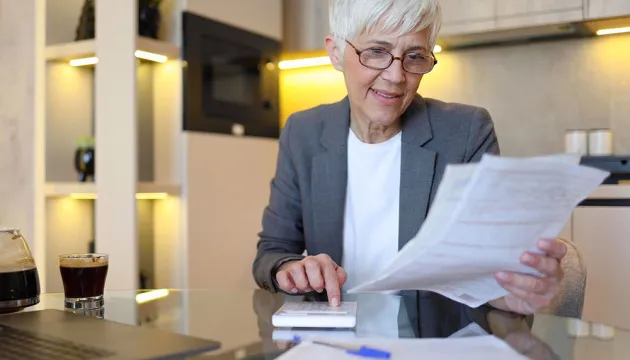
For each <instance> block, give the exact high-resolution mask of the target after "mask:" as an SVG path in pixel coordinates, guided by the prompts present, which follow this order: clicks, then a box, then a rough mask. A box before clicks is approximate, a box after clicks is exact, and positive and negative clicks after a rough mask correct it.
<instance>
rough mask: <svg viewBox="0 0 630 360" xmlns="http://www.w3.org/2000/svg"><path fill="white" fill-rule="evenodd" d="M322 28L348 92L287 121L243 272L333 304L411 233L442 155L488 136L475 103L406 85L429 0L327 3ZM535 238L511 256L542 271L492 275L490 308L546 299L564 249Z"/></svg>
mask: <svg viewBox="0 0 630 360" xmlns="http://www.w3.org/2000/svg"><path fill="white" fill-rule="evenodd" d="M330 25H331V30H332V33H331V34H330V35H329V36H328V37H327V38H326V51H327V52H328V55H329V56H330V59H331V61H332V64H333V66H334V68H335V69H337V70H338V71H341V72H342V73H343V75H344V78H345V83H346V87H347V91H348V95H347V97H346V98H344V99H343V100H341V101H340V102H338V103H334V104H328V105H321V106H317V107H315V108H312V109H308V110H306V111H302V112H298V113H295V114H293V115H292V116H291V117H290V118H289V120H288V121H287V123H286V126H285V128H284V130H283V131H282V134H281V136H280V150H279V155H278V162H277V169H276V174H275V177H274V179H273V181H272V184H271V185H272V186H271V197H270V202H269V205H268V206H267V207H266V209H265V211H264V214H263V229H262V231H261V233H260V241H259V242H258V253H257V256H256V259H255V261H254V268H253V272H254V277H255V279H256V282H257V284H258V285H259V286H260V287H262V288H264V289H268V290H270V291H274V292H276V291H284V292H287V293H292V294H300V293H305V292H311V291H316V292H322V291H324V290H325V291H326V294H327V296H328V300H329V302H330V304H331V305H332V306H336V305H338V304H339V302H340V301H341V290H342V288H350V287H352V286H354V285H358V284H359V283H361V282H363V281H364V280H367V279H369V278H372V277H373V276H374V275H376V274H378V273H379V271H380V270H381V269H382V268H383V267H384V266H385V265H386V264H387V263H388V262H389V261H390V260H391V259H392V258H393V257H394V256H395V255H396V253H397V252H398V251H399V249H401V248H402V247H403V246H404V245H405V244H406V243H407V242H408V241H409V240H410V239H411V238H412V237H413V236H414V235H415V234H416V233H417V232H418V230H419V228H420V226H421V225H422V223H423V220H424V218H425V216H426V215H427V210H428V208H429V205H430V201H431V199H432V198H433V196H434V195H435V192H436V190H437V187H438V184H439V183H440V180H441V178H442V175H443V173H444V169H445V166H446V165H447V164H451V163H467V162H474V161H478V160H480V159H481V157H482V155H483V154H484V153H491V154H498V153H499V145H498V142H497V137H496V134H495V131H494V126H493V122H492V120H491V118H490V115H489V113H488V111H486V110H485V109H483V108H478V107H473V106H468V105H462V104H454V103H445V102H442V101H438V100H434V99H429V98H424V97H421V96H420V95H418V94H417V91H418V87H419V85H420V82H421V80H422V78H423V76H424V75H425V74H427V73H429V72H430V71H431V70H432V69H433V67H434V65H435V64H436V63H437V60H436V58H435V56H434V54H433V53H432V49H433V47H434V46H435V43H436V38H437V35H438V31H439V29H440V25H441V10H440V6H439V2H438V0H332V1H331V14H330ZM453 86H457V84H453ZM538 246H539V248H540V250H541V251H542V254H538V253H529V252H527V253H524V254H522V256H521V258H520V261H521V262H522V263H524V264H526V265H528V266H531V267H533V268H536V269H537V270H539V271H540V272H542V273H543V274H544V276H541V277H535V276H530V275H525V274H519V273H511V272H501V273H498V274H496V280H497V281H498V283H499V284H500V285H501V286H503V287H504V288H505V289H506V290H507V291H508V295H506V296H505V297H503V298H500V299H496V300H494V301H492V302H491V303H490V305H492V306H494V307H496V308H498V309H501V310H506V311H512V312H516V313H520V314H532V313H535V312H538V311H541V310H543V309H544V308H546V307H547V306H549V305H550V304H551V301H552V299H553V298H554V297H555V296H556V295H557V294H558V292H559V282H560V280H561V279H562V277H563V272H562V269H561V266H560V261H561V259H562V257H563V256H564V254H565V252H566V246H565V244H564V243H562V242H561V241H558V240H543V239H541V240H540V241H539V243H538ZM305 250H306V253H307V254H308V256H306V257H305V256H303V254H304V251H305Z"/></svg>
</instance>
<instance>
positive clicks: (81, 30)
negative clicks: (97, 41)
mask: <svg viewBox="0 0 630 360" xmlns="http://www.w3.org/2000/svg"><path fill="white" fill-rule="evenodd" d="M94 23H95V15H94V0H85V3H83V9H82V10H81V16H80V17H79V24H78V25H77V29H76V33H75V37H74V40H75V41H79V40H88V39H94V37H95V36H96V26H95V25H94Z"/></svg>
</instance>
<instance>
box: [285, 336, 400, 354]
mask: <svg viewBox="0 0 630 360" xmlns="http://www.w3.org/2000/svg"><path fill="white" fill-rule="evenodd" d="M293 341H294V342H301V341H302V339H301V338H300V337H299V336H294V337H293ZM305 342H307V343H312V344H316V345H322V346H328V347H331V348H335V349H341V350H345V352H346V353H348V354H350V355H356V356H360V357H366V358H374V359H389V358H390V357H391V354H390V353H389V352H387V351H383V350H379V349H374V348H371V347H367V346H361V347H360V348H358V349H357V348H351V347H346V346H342V345H337V344H330V343H326V342H323V341H317V340H307V341H305Z"/></svg>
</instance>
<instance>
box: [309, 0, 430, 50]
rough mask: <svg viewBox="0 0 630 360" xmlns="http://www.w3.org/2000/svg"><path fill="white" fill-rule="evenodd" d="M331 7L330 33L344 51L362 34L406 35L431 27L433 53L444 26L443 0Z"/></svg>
mask: <svg viewBox="0 0 630 360" xmlns="http://www.w3.org/2000/svg"><path fill="white" fill-rule="evenodd" d="M316 1H318V0H316ZM319 1H321V0H319ZM329 5H330V6H329V22H330V32H331V35H332V36H333V37H334V38H335V40H336V42H337V45H338V46H339V47H341V48H342V49H343V48H344V46H345V45H344V44H345V40H351V39H352V38H354V37H355V36H357V35H360V34H362V33H372V32H378V33H384V34H385V33H387V34H390V33H391V34H394V35H397V36H402V35H406V34H409V33H413V32H418V31H422V30H424V29H426V28H429V50H433V47H434V46H435V43H436V42H437V36H438V33H439V32H440V27H441V26H442V9H441V7H440V3H439V0H330V3H329ZM377 27H378V28H377Z"/></svg>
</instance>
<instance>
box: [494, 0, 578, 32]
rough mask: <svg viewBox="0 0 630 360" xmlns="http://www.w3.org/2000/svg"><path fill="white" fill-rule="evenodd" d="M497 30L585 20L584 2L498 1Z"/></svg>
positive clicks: (572, 0)
mask: <svg viewBox="0 0 630 360" xmlns="http://www.w3.org/2000/svg"><path fill="white" fill-rule="evenodd" d="M496 8H497V24H496V25H497V29H513V28H520V27H532V26H541V25H550V24H561V23H566V22H571V21H581V20H583V19H584V4H583V0H496Z"/></svg>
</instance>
